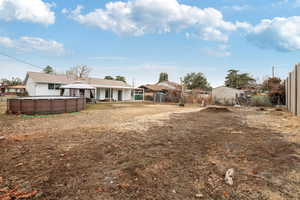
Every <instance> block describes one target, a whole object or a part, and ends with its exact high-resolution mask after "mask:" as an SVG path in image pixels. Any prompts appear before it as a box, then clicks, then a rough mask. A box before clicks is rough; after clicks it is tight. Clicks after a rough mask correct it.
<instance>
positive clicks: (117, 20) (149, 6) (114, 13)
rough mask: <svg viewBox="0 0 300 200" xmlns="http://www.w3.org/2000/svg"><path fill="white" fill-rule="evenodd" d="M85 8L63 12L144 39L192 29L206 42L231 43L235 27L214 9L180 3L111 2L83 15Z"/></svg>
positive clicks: (151, 0) (150, 0) (172, 0)
mask: <svg viewBox="0 0 300 200" xmlns="http://www.w3.org/2000/svg"><path fill="white" fill-rule="evenodd" d="M82 9H83V7H82V6H77V8H76V9H75V10H73V11H67V10H66V9H64V10H63V11H62V12H63V13H67V14H68V16H69V17H70V18H72V19H74V20H76V21H78V22H79V23H81V24H85V25H90V26H96V27H98V28H100V29H102V30H111V31H113V32H115V33H117V34H128V35H134V36H141V35H144V34H153V33H168V32H172V31H180V30H182V29H191V28H192V29H193V31H194V32H195V33H197V34H198V35H199V37H200V38H201V39H203V40H214V41H223V42H226V41H227V40H228V36H227V34H228V32H230V31H234V30H236V28H237V27H236V26H235V24H233V23H231V22H227V21H225V20H224V19H223V15H222V13H221V12H220V11H218V10H216V9H214V8H205V9H201V8H199V7H194V6H189V5H185V4H180V3H178V1H177V0H164V1H161V0H129V1H128V2H121V1H117V2H109V3H107V4H106V5H105V8H104V9H95V10H94V11H92V12H89V13H87V14H82Z"/></svg>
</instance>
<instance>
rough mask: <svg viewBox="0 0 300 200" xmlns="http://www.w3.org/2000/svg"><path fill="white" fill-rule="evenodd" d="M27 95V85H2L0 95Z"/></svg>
mask: <svg viewBox="0 0 300 200" xmlns="http://www.w3.org/2000/svg"><path fill="white" fill-rule="evenodd" d="M25 93H26V87H25V85H4V84H2V85H0V94H2V95H24V94H25Z"/></svg>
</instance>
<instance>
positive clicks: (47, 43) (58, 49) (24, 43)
mask: <svg viewBox="0 0 300 200" xmlns="http://www.w3.org/2000/svg"><path fill="white" fill-rule="evenodd" d="M0 45H1V46H4V47H6V48H14V49H16V50H18V51H22V52H46V53H53V54H57V55H61V54H63V53H64V52H65V50H64V45H63V44H61V43H59V42H57V41H54V40H45V39H42V38H37V37H27V36H24V37H21V38H20V39H11V38H8V37H0Z"/></svg>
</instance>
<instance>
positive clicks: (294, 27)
mask: <svg viewBox="0 0 300 200" xmlns="http://www.w3.org/2000/svg"><path fill="white" fill-rule="evenodd" d="M247 39H248V40H249V41H250V42H252V43H254V44H255V45H256V46H258V47H260V48H264V49H267V48H269V49H270V48H272V49H276V50H279V51H295V50H300V16H294V17H288V18H282V17H276V18H274V19H271V20H270V19H264V20H262V21H261V22H260V23H259V24H258V25H256V26H253V27H248V34H247Z"/></svg>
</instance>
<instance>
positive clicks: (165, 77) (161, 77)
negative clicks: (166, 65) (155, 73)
mask: <svg viewBox="0 0 300 200" xmlns="http://www.w3.org/2000/svg"><path fill="white" fill-rule="evenodd" d="M168 80H169V75H168V73H166V72H161V73H160V74H159V80H158V82H159V83H160V82H163V81H168Z"/></svg>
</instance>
